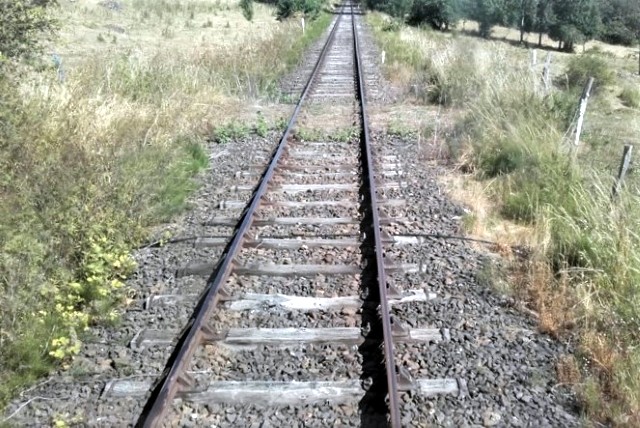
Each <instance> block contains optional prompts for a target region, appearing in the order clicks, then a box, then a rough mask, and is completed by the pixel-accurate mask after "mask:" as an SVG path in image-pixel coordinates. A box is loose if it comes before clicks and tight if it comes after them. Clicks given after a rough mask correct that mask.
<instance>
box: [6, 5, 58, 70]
mask: <svg viewBox="0 0 640 428" xmlns="http://www.w3.org/2000/svg"><path fill="white" fill-rule="evenodd" d="M54 3H55V0H39V1H29V0H0V11H2V13H0V29H1V30H0V64H1V63H2V62H1V60H2V57H3V56H4V57H7V58H22V57H27V56H33V55H35V54H37V53H38V52H39V51H40V49H41V47H42V45H43V42H44V41H45V39H44V38H43V37H42V36H43V35H52V34H53V32H54V30H55V28H56V22H55V21H54V20H53V19H52V18H51V17H49V16H48V15H47V13H46V11H45V8H46V7H48V6H50V5H52V4H54Z"/></svg>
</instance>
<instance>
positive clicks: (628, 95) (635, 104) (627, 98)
mask: <svg viewBox="0 0 640 428" xmlns="http://www.w3.org/2000/svg"><path fill="white" fill-rule="evenodd" d="M619 97H620V101H622V104H624V105H625V106H627V107H631V108H640V90H639V89H638V88H635V87H632V86H625V87H624V88H623V89H622V91H621V92H620V95H619Z"/></svg>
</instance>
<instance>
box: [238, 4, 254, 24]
mask: <svg viewBox="0 0 640 428" xmlns="http://www.w3.org/2000/svg"><path fill="white" fill-rule="evenodd" d="M240 8H241V9H242V15H244V17H245V18H246V19H247V21H252V20H253V0H240Z"/></svg>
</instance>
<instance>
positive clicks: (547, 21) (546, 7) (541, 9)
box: [533, 0, 553, 46]
mask: <svg viewBox="0 0 640 428" xmlns="http://www.w3.org/2000/svg"><path fill="white" fill-rule="evenodd" d="M552 23H553V10H552V0H538V4H537V5H536V17H535V23H534V26H533V29H534V31H536V32H537V33H538V46H542V36H543V35H544V34H546V33H547V32H548V31H549V27H550V26H551V24H552Z"/></svg>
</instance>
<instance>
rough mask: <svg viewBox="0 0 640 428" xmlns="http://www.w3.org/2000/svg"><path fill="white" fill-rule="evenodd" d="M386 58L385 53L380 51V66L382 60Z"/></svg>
mask: <svg viewBox="0 0 640 428" xmlns="http://www.w3.org/2000/svg"><path fill="white" fill-rule="evenodd" d="M386 57H387V53H386V52H385V51H382V53H381V54H380V61H381V62H382V64H384V60H385V58H386Z"/></svg>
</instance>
